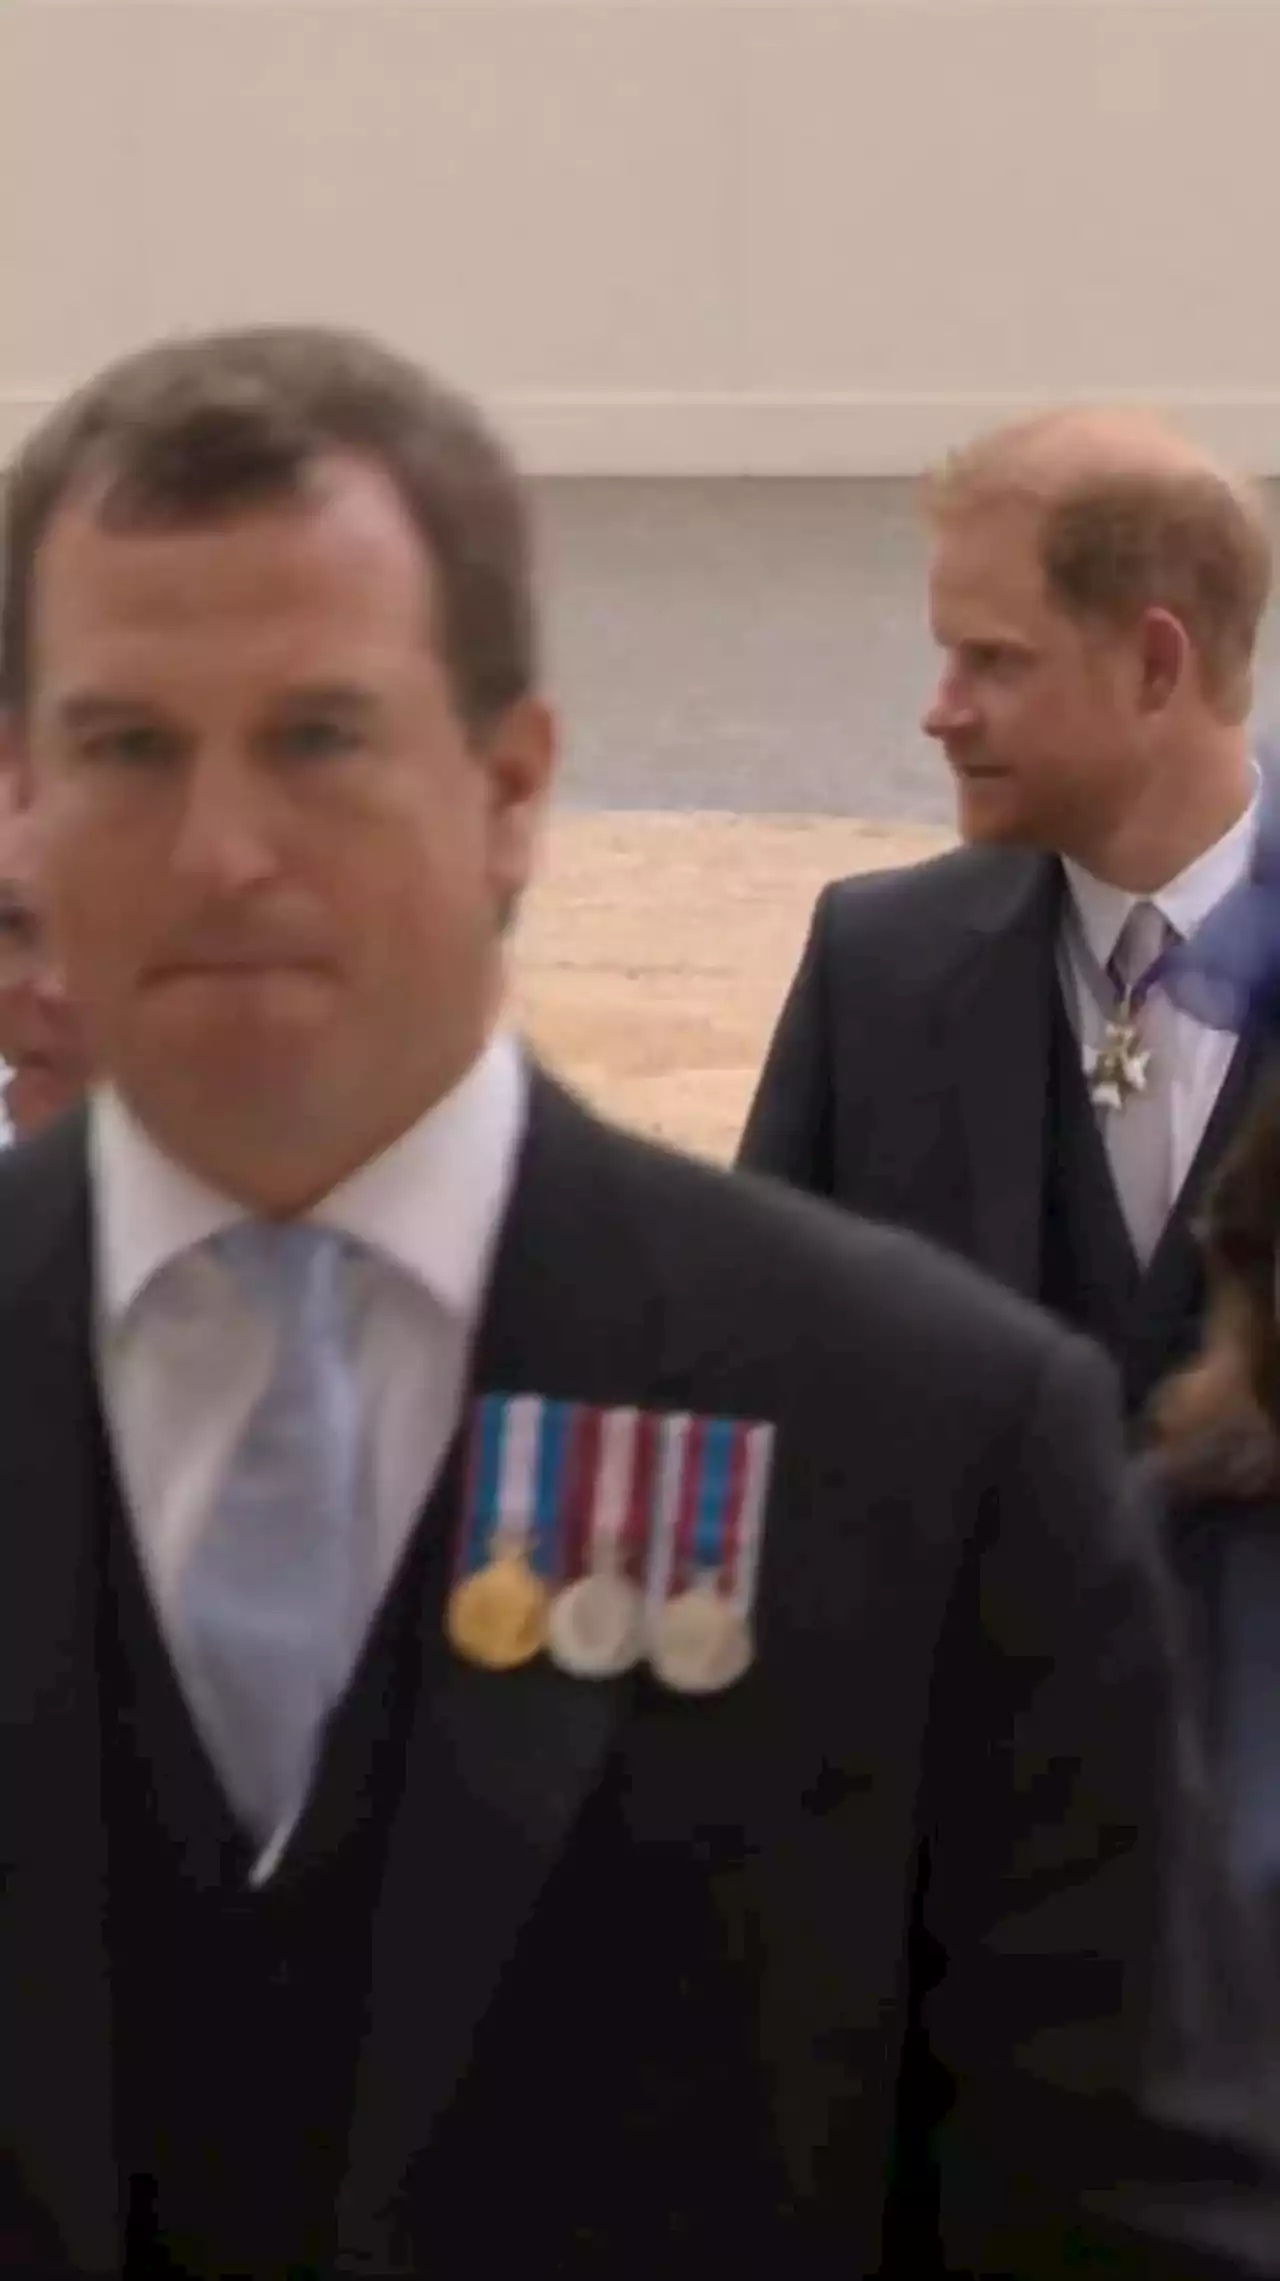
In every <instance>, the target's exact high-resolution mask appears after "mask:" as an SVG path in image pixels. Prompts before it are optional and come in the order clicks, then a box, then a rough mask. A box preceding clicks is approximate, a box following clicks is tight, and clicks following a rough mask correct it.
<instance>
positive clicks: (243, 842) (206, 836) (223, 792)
mask: <svg viewBox="0 0 1280 2281" xmlns="http://www.w3.org/2000/svg"><path fill="white" fill-rule="evenodd" d="M171 861H172V864H173V867H174V869H175V870H176V871H178V872H180V873H182V874H183V875H184V876H185V877H186V878H188V879H191V880H193V881H198V882H199V883H200V885H201V886H204V887H209V888H216V889H217V890H218V891H219V892H221V893H223V894H234V893H236V892H238V891H243V890H244V889H246V888H249V887H255V886H257V885H258V884H259V883H260V882H261V881H263V880H266V879H270V878H271V877H272V876H273V874H274V872H275V870H276V857H275V852H274V847H273V843H272V832H271V802H270V797H269V790H268V787H267V786H266V785H264V784H263V783H262V782H261V780H260V779H259V778H258V777H257V776H256V775H255V772H254V771H253V770H252V769H251V768H249V767H248V766H244V765H238V764H235V763H228V762H225V761H224V762H217V761H210V762H209V763H198V764H197V765H196V766H195V767H194V768H193V769H192V771H191V774H190V777H189V779H188V783H187V787H186V797H185V800H184V804H183V809H182V814H181V817H180V819H179V824H178V830H177V836H176V838H175V841H174V844H173V849H172V855H171Z"/></svg>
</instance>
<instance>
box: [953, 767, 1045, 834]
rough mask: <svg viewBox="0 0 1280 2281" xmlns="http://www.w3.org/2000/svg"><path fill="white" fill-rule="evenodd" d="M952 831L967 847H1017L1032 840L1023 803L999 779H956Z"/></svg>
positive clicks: (976, 777)
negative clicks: (956, 833)
mask: <svg viewBox="0 0 1280 2281" xmlns="http://www.w3.org/2000/svg"><path fill="white" fill-rule="evenodd" d="M956 829H957V830H958V832H959V834H960V837H961V839H962V840H964V841H965V842H966V844H967V845H968V846H970V847H1019V846H1023V845H1025V844H1026V843H1027V842H1028V841H1029V840H1031V839H1033V838H1034V832H1033V830H1032V827H1031V818H1030V817H1029V816H1028V814H1027V811H1026V807H1025V805H1024V803H1023V802H1022V801H1021V800H1019V798H1018V796H1017V792H1016V789H1015V787H1014V786H1013V785H1012V783H1011V782H1010V780H1009V779H1008V778H1007V777H1002V776H970V777H959V778H957V781H956Z"/></svg>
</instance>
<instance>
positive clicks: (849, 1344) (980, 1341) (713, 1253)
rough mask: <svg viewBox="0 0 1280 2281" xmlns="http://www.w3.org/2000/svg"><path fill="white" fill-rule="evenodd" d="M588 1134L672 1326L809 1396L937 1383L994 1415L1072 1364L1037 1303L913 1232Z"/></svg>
mask: <svg viewBox="0 0 1280 2281" xmlns="http://www.w3.org/2000/svg"><path fill="white" fill-rule="evenodd" d="M593 1121H595V1120H593ZM596 1130H597V1133H598V1135H599V1141H600V1146H601V1148H602V1150H603V1151H606V1152H607V1153H608V1155H609V1156H610V1157H611V1158H612V1159H613V1162H614V1166H615V1171H616V1174H617V1176H618V1177H620V1178H621V1179H623V1180H624V1181H625V1182H626V1183H627V1184H628V1186H629V1187H630V1189H631V1192H632V1197H633V1204H634V1210H635V1213H636V1215H637V1218H638V1219H639V1220H641V1221H642V1222H643V1224H644V1226H645V1228H646V1230H647V1241H648V1243H649V1245H650V1249H651V1255H652V1257H653V1258H654V1260H655V1261H656V1262H657V1263H658V1264H659V1266H660V1271H661V1274H662V1277H663V1281H664V1283H665V1285H666V1288H667V1289H668V1291H669V1292H670V1293H672V1294H675V1293H677V1292H678V1306H679V1312H680V1315H681V1318H682V1320H684V1321H685V1322H686V1323H687V1324H688V1325H689V1326H690V1330H691V1334H692V1335H695V1336H698V1337H700V1338H701V1339H702V1340H704V1341H713V1342H715V1343H717V1344H718V1346H719V1347H720V1349H721V1350H722V1351H726V1352H729V1353H735V1352H736V1353H738V1354H745V1353H747V1352H750V1353H752V1354H753V1355H757V1356H762V1355H765V1354H767V1355H769V1356H771V1357H774V1358H776V1357H777V1356H778V1355H779V1353H780V1352H781V1353H782V1354H784V1355H785V1357H786V1358H787V1360H788V1361H789V1362H790V1363H791V1364H792V1365H794V1367H795V1368H796V1369H797V1370H798V1371H800V1372H802V1373H804V1374H805V1375H806V1376H807V1378H808V1380H809V1382H810V1384H811V1386H813V1387H814V1388H815V1390H816V1386H817V1384H818V1383H819V1381H829V1382H830V1383H831V1385H832V1387H833V1391H835V1392H836V1393H840V1392H841V1391H842V1392H843V1394H844V1395H845V1396H846V1397H847V1395H848V1393H849V1391H850V1389H851V1388H852V1387H854V1386H857V1387H859V1388H864V1387H872V1386H877V1385H882V1386H884V1387H885V1388H886V1389H891V1390H892V1393H893V1396H894V1402H895V1407H899V1406H901V1405H904V1404H905V1406H906V1407H907V1408H908V1409H910V1408H918V1409H922V1410H925V1411H927V1412H932V1410H933V1409H934V1408H935V1407H936V1406H937V1403H936V1396H937V1392H938V1389H940V1388H945V1389H946V1393H947V1398H948V1407H949V1408H951V1409H953V1410H960V1409H962V1408H963V1405H964V1403H965V1401H966V1399H968V1398H970V1396H971V1395H972V1393H973V1392H974V1390H975V1389H976V1388H978V1387H979V1386H982V1387H984V1388H989V1389H990V1391H991V1393H992V1395H993V1397H995V1398H996V1399H997V1401H998V1406H999V1407H1000V1408H1001V1409H1002V1410H1003V1409H1005V1408H1006V1407H1008V1406H1009V1405H1011V1404H1016V1401H1017V1399H1018V1390H1019V1389H1022V1390H1025V1389H1026V1388H1027V1386H1028V1385H1029V1383H1030V1382H1031V1381H1032V1380H1033V1379H1034V1378H1035V1377H1036V1376H1037V1375H1038V1374H1039V1373H1040V1372H1042V1371H1044V1370H1046V1369H1048V1368H1049V1367H1050V1366H1052V1364H1053V1363H1055V1362H1056V1361H1059V1360H1061V1359H1062V1358H1064V1357H1065V1356H1066V1355H1068V1353H1070V1354H1071V1355H1073V1356H1075V1357H1076V1358H1077V1360H1078V1359H1079V1358H1080V1357H1081V1356H1083V1354H1084V1351H1085V1350H1084V1348H1083V1344H1082V1342H1080V1341H1078V1340H1076V1339H1074V1338H1072V1337H1070V1336H1069V1335H1068V1334H1067V1333H1065V1332H1063V1331H1062V1330H1060V1329H1059V1328H1058V1327H1057V1326H1056V1325H1055V1324H1054V1323H1052V1322H1051V1321H1050V1319H1049V1318H1048V1317H1047V1316H1046V1315H1045V1314H1044V1313H1042V1311H1041V1310H1040V1309H1039V1308H1035V1307H1032V1306H1030V1305H1029V1304H1027V1303H1026V1302H1024V1301H1022V1300H1021V1299H1019V1298H1017V1297H1016V1296H1015V1295H1014V1294H1013V1293H1011V1292H1008V1291H1005V1290H1004V1289H1002V1288H1000V1287H999V1286H997V1285H996V1284H995V1283H994V1282H992V1281H991V1280H990V1279H989V1278H987V1277H986V1276H984V1275H981V1274H979V1273H978V1271H977V1270H976V1269H974V1268H971V1267H969V1266H968V1265H967V1264H965V1263H964V1262H963V1261H962V1260H960V1259H958V1258H955V1257H952V1256H951V1255H950V1254H949V1253H945V1252H943V1251H942V1250H940V1249H939V1248H937V1247H935V1246H934V1245H933V1244H931V1243H929V1242H928V1241H927V1240H926V1239H924V1238H923V1237H919V1236H915V1235H913V1234H911V1233H909V1232H907V1231H905V1230H902V1229H897V1228H891V1227H888V1226H884V1225H881V1224H879V1223H878V1222H873V1221H870V1220H864V1219H862V1218H860V1217H859V1216H858V1215H857V1214H855V1213H851V1212H848V1211H846V1210H844V1209H843V1208H840V1207H838V1206H836V1205H833V1204H829V1203H826V1202H824V1201H821V1200H820V1199H818V1198H815V1197H813V1196H810V1195H805V1194H803V1193H800V1192H798V1191H796V1190H792V1189H790V1188H787V1187H784V1186H782V1185H780V1184H779V1183H777V1182H775V1181H773V1180H772V1179H769V1178H767V1177H763V1176H757V1175H754V1174H751V1173H746V1172H736V1173H729V1172H726V1171H722V1170H721V1169H720V1168H719V1167H717V1166H712V1165H709V1164H704V1163H701V1162H699V1161H697V1160H695V1159H693V1158H690V1157H687V1156H684V1155H682V1154H680V1153H679V1152H677V1151H674V1150H670V1149H667V1148H665V1147H663V1146H661V1145H660V1144H657V1143H655V1142H652V1141H649V1140H646V1139H642V1138H640V1137H639V1136H638V1135H635V1134H631V1133H627V1132H624V1131H622V1130H620V1129H618V1128H615V1127H612V1126H609V1125H607V1124H604V1123H601V1122H598V1121H596ZM1090 1361H1092V1357H1090ZM1099 1375H1101V1376H1103V1377H1106V1376H1108V1375H1109V1373H1107V1372H1106V1370H1105V1367H1104V1368H1103V1369H1102V1370H1101V1371H1100V1372H1099Z"/></svg>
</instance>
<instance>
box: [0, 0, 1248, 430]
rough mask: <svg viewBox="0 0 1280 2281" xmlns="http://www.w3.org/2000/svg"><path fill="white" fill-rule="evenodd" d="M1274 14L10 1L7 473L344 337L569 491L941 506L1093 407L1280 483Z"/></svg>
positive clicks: (1067, 0)
mask: <svg viewBox="0 0 1280 2281" xmlns="http://www.w3.org/2000/svg"><path fill="white" fill-rule="evenodd" d="M1277 88H1280V0H0V446H3V444H4V443H5V442H6V441H8V440H11V439H12V438H13V437H14V436H15V435H16V434H17V433H19V432H20V431H21V429H22V427H23V425H24V424H25V422H26V421H27V420H28V419H29V418H30V416H31V414H32V412H33V411H34V410H35V409H36V408H37V407H38V406H39V404H40V403H41V402H43V401H46V400H47V399H48V398H49V397H50V396H51V395H56V394H57V393H58V392H59V391H60V390H62V389H63V388H64V387H65V386H66V385H68V384H69V383H71V382H73V381H75V380H76V379H77V378H79V377H80V376H82V375H83V374H85V373H86V372H88V371H89V370H90V369H91V368H92V367H93V366H94V365H95V364H96V363H98V362H99V361H100V360H101V359H103V358H105V357H107V356H109V355H110V354H112V353H113V352H115V351H116V350H119V349H121V348H124V347H126V346H128V345H130V344H133V343H135V342H138V341H140V340H143V339H146V338H147V337H148V336H150V335H152V334H155V333H158V332H163V331H166V330H169V329H172V328H177V327H187V326H198V325H205V324H212V323H218V322H223V321H230V320H247V319H260V318H282V317H284V318H287V317H328V318H338V319H343V320H349V321H352V322H355V323H358V324H363V325H369V326H372V327H375V328H376V329H378V330H379V331H381V332H383V333H386V334H388V335H390V336H392V337H393V338H395V339H396V340H398V341H399V342H401V343H402V344H404V345H405V346H407V347H408V348H410V349H412V350H416V351H419V352H421V353H422V354H423V355H424V356H426V357H428V358H430V359H432V360H433V361H435V362H436V363H438V364H439V365H440V366H441V367H443V368H444V369H446V370H447V371H449V372H451V373H452V374H454V375H455V376H457V377H458V378H460V379H461V380H463V381H465V382H466V383H468V384H469V385H471V386H473V387H474V388H476V389H477V390H478V391H479V392H480V393H481V394H482V395H483V396H485V397H486V398H487V399H488V400H489V401H490V402H491V404H493V406H494V407H495V408H496V409H497V410H498V412H499V413H500V414H501V415H502V416H503V417H504V418H505V419H506V421H507V422H508V424H509V427H510V429H511V432H512V433H513V434H514V436H515V438H516V440H517V442H518V443H520V444H521V445H522V446H523V448H524V451H525V454H526V457H527V458H528V460H529V461H530V463H531V464H532V465H533V466H534V467H535V468H536V469H540V470H544V471H565V472H576V471H604V472H609V471H619V472H645V473H651V472H659V471H666V472H677V473H678V472H685V471H708V472H722V471H727V472H746V473H754V472H759V473H770V472H799V473H810V472H814V473H824V472H832V471H841V472H846V473H848V472H852V473H881V472H889V471H910V470H912V469H914V468H915V467H917V466H919V465H920V464H921V463H922V461H924V460H927V459H928V458H930V457H931V456H932V455H933V454H934V452H935V451H936V450H937V449H938V448H939V447H940V446H942V445H944V444H945V443H946V442H948V441H950V440H952V439H954V438H955V437H956V436H957V435H959V434H962V433H965V432H967V431H969V430H972V429H973V428H975V427H977V426H980V425H982V424H984V423H986V422H988V421H990V420H993V419H996V418H999V417H1001V416H1003V415H1005V414H1006V413H1011V412H1013V411H1016V410H1018V409H1019V408H1021V407H1023V406H1028V405H1032V404H1035V403H1039V402H1042V401H1044V400H1052V399H1056V398H1060V397H1064V396H1072V395H1077V394H1085V395H1097V394H1103V395H1117V394H1119V395H1134V396H1138V397H1141V398H1156V399H1159V400H1162V401H1164V402H1166V403H1167V404H1168V405H1169V406H1170V407H1171V408H1172V409H1174V410H1175V411H1177V412H1179V413H1180V414H1182V415H1183V416H1184V417H1185V418H1186V419H1187V420H1188V421H1189V422H1190V423H1191V424H1192V425H1193V427H1195V428H1197V429H1198V430H1200V431H1201V432H1202V433H1203V434H1204V435H1205V436H1206V438H1208V439H1209V440H1211V441H1216V442H1218V443H1219V444H1220V445H1222V446H1223V447H1225V448H1226V449H1228V450H1229V451H1231V452H1232V453H1234V454H1235V456H1236V457H1237V458H1239V459H1241V460H1243V461H1245V462H1247V463H1250V464H1252V465H1253V466H1254V467H1255V468H1256V469H1258V470H1259V471H1260V472H1265V471H1273V470H1276V469H1280V289H1278V287H1277V281H1276V275H1275V272H1276V266H1277V258H1278V247H1280V232H1278V231H1277V220H1278V218H1280V152H1278V151H1277V148H1276V136H1275V121H1276V91H1277Z"/></svg>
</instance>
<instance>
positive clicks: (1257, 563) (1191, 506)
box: [929, 413, 1272, 722]
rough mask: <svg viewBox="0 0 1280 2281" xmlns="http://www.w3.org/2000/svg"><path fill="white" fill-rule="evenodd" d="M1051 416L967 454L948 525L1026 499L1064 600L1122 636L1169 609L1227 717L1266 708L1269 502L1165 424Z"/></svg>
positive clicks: (945, 504) (946, 492) (953, 471)
mask: <svg viewBox="0 0 1280 2281" xmlns="http://www.w3.org/2000/svg"><path fill="white" fill-rule="evenodd" d="M1105 419H1106V416H1105V415H1102V416H1100V417H1099V419H1098V421H1097V422H1096V423H1094V424H1093V425H1092V426H1091V422H1090V415H1089V414H1088V413H1078V414H1071V413H1061V414H1051V415H1048V416H1046V417H1045V418H1043V419H1038V420H1030V421H1025V422H1021V423H1019V424H1018V425H1017V426H1014V427H1009V428H1002V429H1000V430H998V431H997V432H996V433H995V434H994V435H989V436H984V437H981V438H979V439H978V441H977V442H976V443H973V444H970V445H968V446H967V447H966V448H965V449H963V450H961V451H958V452H955V453H953V454H952V456H951V457H950V458H949V459H948V460H946V461H944V463H943V465H942V467H941V468H940V469H939V470H938V471H937V473H936V474H935V476H934V477H933V479H932V482H931V485H930V494H929V496H930V508H931V512H932V514H933V515H934V517H935V519H937V520H939V521H946V520H950V519H953V518H955V517H957V516H959V515H961V514H964V513H967V512H969V511H971V510H974V509H978V508H981V507H984V506H988V507H995V506H1000V505H1012V504H1017V503H1021V504H1022V505H1024V506H1027V507H1030V508H1032V509H1033V510H1034V511H1035V513H1036V516H1037V520H1038V524H1039V545H1040V560H1041V565H1042V567H1043V570H1044V575H1045V583H1046V586H1047V588H1048V591H1049V594H1050V597H1051V598H1052V599H1053V600H1054V601H1055V602H1056V603H1057V604H1058V606H1059V607H1060V608H1061V609H1063V610H1066V611H1068V612H1070V613H1071V614H1072V615H1073V616H1075V617H1079V618H1095V619H1100V620H1102V621H1104V622H1106V623H1109V624H1111V625H1115V626H1124V625H1128V624H1133V623H1136V621H1137V620H1138V618H1139V617H1140V616H1141V614H1142V612H1143V611H1144V610H1148V609H1163V610H1167V611H1169V613H1170V614H1171V615H1172V616H1173V617H1175V618H1177V619H1178V621H1179V623H1180V624H1181V625H1182V626H1183V627H1184V628H1185V630H1186V633H1187V635H1188V638H1189V639H1190V641H1191V643H1192V645H1193V647H1194V649H1195V651H1196V654H1197V657H1198V659H1199V663H1200V672H1201V677H1202V681H1203V686H1204V691H1205V695H1206V697H1207V699H1208V701H1209V702H1210V704H1212V705H1213V706H1214V708H1215V710H1217V711H1218V712H1219V713H1220V714H1221V715H1222V716H1223V717H1224V718H1225V719H1227V720H1230V721H1233V722H1238V721H1242V720H1243V719H1244V718H1245V717H1246V715H1247V713H1248V711H1249V708H1250V705H1251V703H1252V670H1253V655H1254V650H1255V647H1256V645H1257V639H1258V629H1259V626H1260V624H1261V621H1262V614H1263V611H1264V610H1265V609H1266V606H1267V600H1268V596H1269V594H1270V591H1271V572H1272V555H1271V540H1270V534H1269V532H1268V529H1267V523H1266V518H1265V515H1264V513H1263V508H1262V504H1261V500H1260V498H1259V497H1258V496H1257V494H1256V493H1255V492H1254V490H1253V489H1252V487H1250V486H1248V485H1246V484H1243V483H1241V482H1239V481H1237V480H1236V479H1235V478H1234V477H1232V476H1230V475H1228V474H1227V473H1226V472H1225V471H1224V470H1222V469H1221V468H1219V467H1217V466H1216V465H1215V464H1214V463H1213V461H1211V460H1209V459H1208V458H1206V457H1204V456H1203V455H1202V454H1200V453H1198V452H1196V451H1195V450H1194V449H1193V448H1192V447H1191V446H1190V445H1189V444H1186V443H1184V442H1183V441H1182V439H1180V438H1177V437H1175V436H1173V435H1172V434H1171V432H1169V431H1166V430H1163V429H1162V427H1161V425H1160V423H1159V422H1157V421H1155V420H1154V419H1152V420H1150V421H1147V422H1144V421H1143V420H1142V419H1141V418H1140V417H1138V418H1134V419H1133V420H1132V421H1131V422H1129V423H1128V432H1129V436H1130V442H1129V445H1128V449H1127V450H1126V447H1125V435H1126V426H1125V424H1124V423H1123V422H1122V421H1121V420H1120V419H1119V418H1117V417H1116V416H1113V423H1114V424H1113V427H1112V429H1111V431H1110V432H1108V429H1107V427H1106V425H1105V424H1104V423H1105Z"/></svg>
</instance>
